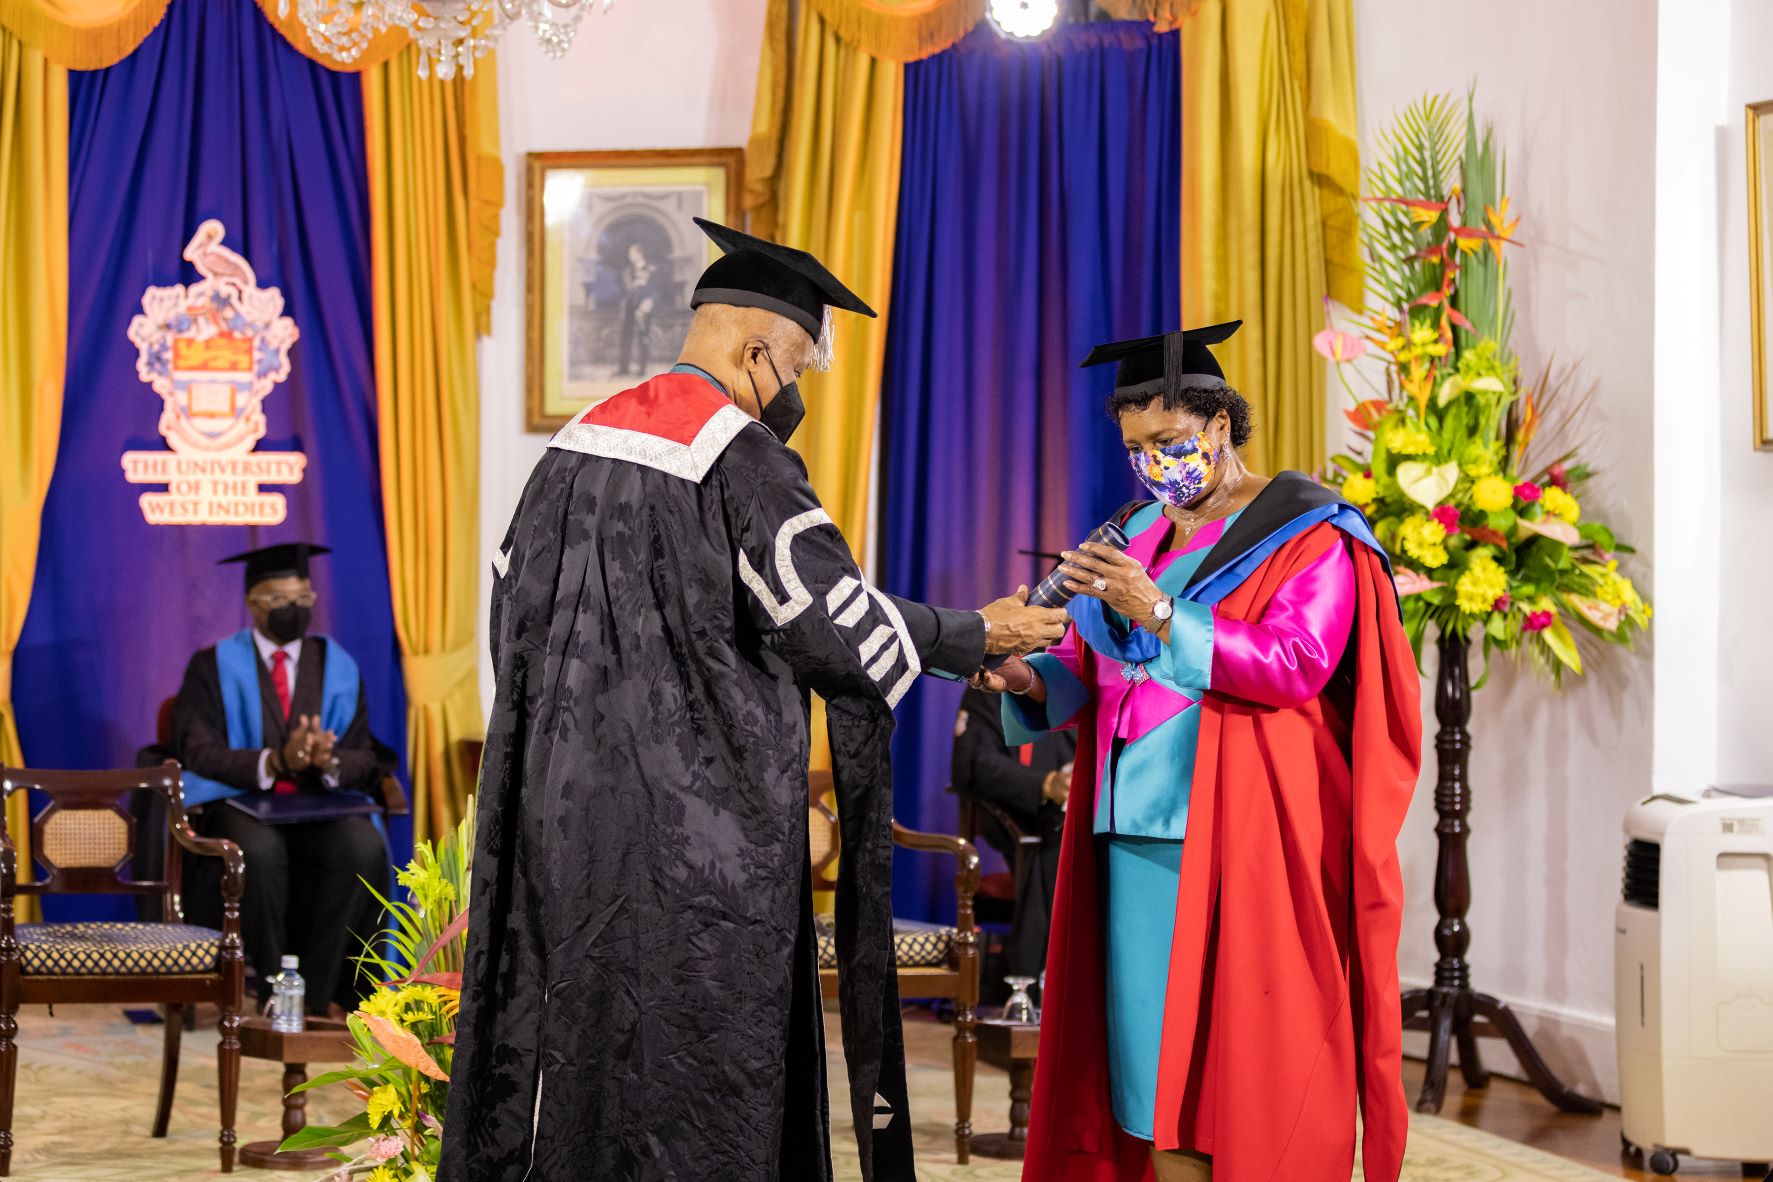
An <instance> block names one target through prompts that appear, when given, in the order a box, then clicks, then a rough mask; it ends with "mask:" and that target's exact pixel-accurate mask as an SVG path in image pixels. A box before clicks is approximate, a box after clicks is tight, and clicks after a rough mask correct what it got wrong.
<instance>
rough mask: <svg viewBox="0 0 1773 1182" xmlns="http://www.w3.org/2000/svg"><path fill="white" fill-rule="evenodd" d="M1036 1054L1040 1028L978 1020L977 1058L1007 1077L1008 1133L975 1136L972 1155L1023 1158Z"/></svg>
mask: <svg viewBox="0 0 1773 1182" xmlns="http://www.w3.org/2000/svg"><path fill="white" fill-rule="evenodd" d="M1039 1052H1040V1027H1039V1026H1036V1025H1034V1024H1032V1023H1025V1022H1004V1021H1001V1020H999V1019H996V1018H981V1019H980V1020H979V1058H981V1059H983V1060H984V1061H985V1062H987V1063H989V1064H991V1065H992V1066H993V1067H1001V1068H1004V1069H1005V1070H1007V1071H1008V1072H1009V1073H1010V1131H1009V1132H1007V1133H976V1134H974V1136H973V1152H974V1153H980V1154H983V1155H985V1156H986V1157H1010V1158H1019V1157H1021V1156H1022V1154H1023V1151H1024V1150H1025V1149H1026V1148H1027V1146H1028V1102H1029V1100H1031V1099H1032V1098H1033V1097H1034V1059H1035V1056H1036V1055H1037V1054H1039Z"/></svg>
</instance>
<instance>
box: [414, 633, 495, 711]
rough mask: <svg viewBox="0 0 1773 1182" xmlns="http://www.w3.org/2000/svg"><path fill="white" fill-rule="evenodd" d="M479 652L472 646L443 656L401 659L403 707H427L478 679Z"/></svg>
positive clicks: (422, 655) (416, 654)
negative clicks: (403, 674)
mask: <svg viewBox="0 0 1773 1182" xmlns="http://www.w3.org/2000/svg"><path fill="white" fill-rule="evenodd" d="M478 654H479V650H478V649H477V648H476V647H475V646H474V644H472V643H469V644H465V645H463V646H462V647H460V648H454V649H450V650H449V651H448V652H442V653H412V654H409V655H407V656H405V657H403V658H402V659H401V662H400V664H401V669H402V671H403V672H404V673H405V675H406V703H407V705H408V706H409V707H410V706H430V705H435V704H437V703H440V702H442V701H444V700H445V699H446V698H448V697H449V696H450V695H452V694H454V693H455V692H456V691H457V690H458V689H460V688H461V685H462V683H463V682H464V681H467V680H468V679H470V678H473V677H478V676H479V675H480V664H479V660H478Z"/></svg>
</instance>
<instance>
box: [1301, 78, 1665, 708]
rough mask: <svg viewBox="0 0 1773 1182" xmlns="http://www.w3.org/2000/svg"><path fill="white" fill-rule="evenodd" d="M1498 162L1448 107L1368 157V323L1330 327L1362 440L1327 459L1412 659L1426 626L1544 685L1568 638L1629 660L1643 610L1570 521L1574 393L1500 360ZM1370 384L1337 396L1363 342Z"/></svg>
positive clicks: (1414, 109) (1320, 339) (1599, 544)
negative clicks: (1479, 644) (1606, 645)
mask: <svg viewBox="0 0 1773 1182" xmlns="http://www.w3.org/2000/svg"><path fill="white" fill-rule="evenodd" d="M1506 185H1507V172H1506V164H1505V162H1504V161H1503V159H1502V157H1501V154H1500V153H1499V152H1498V151H1497V149H1496V147H1495V145H1494V143H1493V136H1492V132H1491V131H1490V129H1489V128H1487V127H1486V128H1485V129H1484V131H1483V133H1482V134H1481V135H1480V134H1479V131H1478V126H1477V122H1476V117H1475V114H1474V113H1473V110H1472V106H1471V103H1470V101H1469V100H1468V101H1467V103H1466V105H1465V111H1464V117H1463V119H1461V118H1460V112H1459V110H1458V107H1457V105H1456V104H1455V103H1454V102H1453V101H1452V100H1451V99H1449V98H1447V97H1445V96H1430V97H1427V98H1424V99H1421V100H1419V101H1418V102H1416V103H1415V104H1414V105H1412V106H1411V107H1409V108H1408V109H1406V110H1405V111H1404V113H1403V114H1402V115H1401V116H1400V117H1399V118H1398V120H1397V123H1396V125H1395V126H1394V127H1392V128H1391V130H1390V131H1389V132H1388V133H1387V134H1386V135H1385V136H1384V137H1383V139H1382V141H1381V158H1380V159H1379V160H1378V162H1377V163H1376V164H1375V165H1374V166H1373V167H1372V168H1371V169H1369V171H1368V173H1367V177H1366V185H1365V187H1366V189H1367V193H1366V194H1365V195H1364V196H1363V198H1362V200H1363V202H1364V207H1363V218H1362V232H1363V239H1364V244H1365V247H1366V253H1367V266H1368V281H1369V292H1370V305H1371V306H1370V311H1369V312H1368V314H1367V317H1366V321H1365V328H1366V329H1367V332H1366V334H1365V335H1364V336H1357V335H1354V334H1351V333H1347V332H1341V331H1338V330H1337V329H1335V327H1334V326H1333V325H1332V326H1329V327H1326V329H1325V330H1324V331H1323V332H1321V333H1319V334H1318V336H1317V338H1316V340H1315V344H1316V346H1317V349H1318V351H1319V352H1320V353H1322V354H1323V355H1324V356H1326V357H1328V358H1329V359H1330V360H1332V361H1333V362H1335V363H1336V370H1337V373H1338V376H1339V377H1340V379H1341V381H1342V384H1343V386H1344V388H1345V389H1347V390H1348V392H1349V396H1350V399H1351V401H1352V406H1351V407H1350V408H1349V409H1348V411H1347V412H1346V414H1347V417H1348V419H1349V421H1350V422H1351V423H1352V424H1353V425H1354V427H1355V429H1356V432H1357V439H1358V440H1359V442H1358V443H1357V444H1356V445H1354V446H1352V447H1351V448H1350V451H1349V452H1348V453H1345V454H1341V455H1337V456H1334V457H1332V461H1331V462H1332V463H1333V464H1334V465H1335V467H1336V469H1337V471H1336V472H1335V473H1334V476H1335V478H1336V479H1337V480H1339V481H1340V484H1341V490H1342V495H1343V496H1344V497H1346V498H1347V499H1348V500H1349V501H1351V502H1353V503H1354V504H1356V505H1358V506H1360V507H1361V508H1362V509H1363V510H1364V511H1365V512H1366V514H1367V516H1368V517H1369V519H1370V520H1371V521H1372V524H1373V530H1374V533H1375V535H1376V536H1377V538H1378V540H1379V542H1380V544H1381V545H1383V546H1384V547H1385V548H1386V550H1387V551H1388V552H1389V554H1390V555H1391V559H1392V563H1393V568H1394V570H1395V572H1396V575H1397V584H1398V591H1399V593H1400V594H1401V595H1402V597H1403V599H1402V603H1403V611H1404V620H1405V623H1406V626H1407V628H1408V631H1409V635H1410V640H1411V643H1412V644H1413V645H1414V646H1415V649H1416V652H1417V654H1418V656H1420V654H1421V651H1422V641H1423V637H1424V634H1425V632H1426V631H1427V628H1428V626H1429V625H1430V624H1431V623H1432V624H1434V625H1435V626H1436V628H1437V629H1438V630H1439V631H1440V632H1441V633H1442V634H1449V635H1458V636H1470V635H1471V634H1472V632H1473V631H1474V630H1478V631H1481V632H1482V635H1483V638H1484V653H1485V656H1486V658H1487V657H1488V656H1489V654H1490V653H1491V652H1492V651H1493V650H1501V651H1505V652H1511V653H1516V654H1520V655H1525V656H1526V657H1528V658H1529V659H1530V661H1531V663H1532V664H1533V665H1534V667H1535V668H1537V669H1538V670H1540V671H1542V672H1544V673H1546V674H1547V675H1549V676H1550V677H1551V679H1552V680H1553V681H1554V682H1556V681H1559V680H1560V679H1561V677H1562V675H1563V673H1564V672H1565V671H1566V670H1568V671H1571V672H1575V673H1580V672H1581V671H1582V658H1581V655H1580V653H1579V651H1578V647H1577V644H1576V638H1575V634H1574V633H1573V632H1572V627H1571V626H1572V624H1574V625H1575V626H1576V627H1577V628H1578V629H1580V630H1582V631H1585V632H1587V633H1588V634H1589V635H1591V636H1594V637H1598V638H1600V639H1601V640H1604V641H1607V642H1610V643H1613V644H1618V645H1624V646H1626V647H1630V645H1631V643H1632V637H1633V634H1634V633H1635V632H1637V631H1641V630H1643V629H1644V628H1646V627H1647V626H1648V624H1649V620H1650V606H1649V604H1647V603H1646V602H1645V601H1644V599H1643V597H1642V596H1641V595H1640V594H1639V593H1638V591H1637V589H1636V588H1635V587H1634V586H1633V585H1632V583H1631V580H1630V579H1629V578H1627V577H1626V576H1625V575H1624V574H1622V573H1621V572H1620V570H1619V558H1618V556H1619V555H1621V554H1629V553H1631V552H1632V551H1631V548H1630V547H1629V546H1626V545H1624V544H1622V543H1621V542H1620V541H1619V539H1618V538H1617V537H1616V536H1615V535H1614V533H1613V531H1612V530H1611V529H1609V528H1608V527H1607V526H1606V525H1605V524H1603V523H1601V522H1599V521H1596V520H1594V519H1593V517H1592V515H1591V514H1588V513H1585V512H1584V507H1583V504H1582V499H1581V498H1582V491H1583V486H1584V484H1585V483H1586V482H1587V481H1588V480H1589V478H1590V477H1591V476H1592V475H1593V470H1592V469H1591V468H1590V467H1589V466H1588V465H1587V464H1586V463H1584V462H1583V460H1582V459H1581V457H1580V455H1579V443H1580V440H1579V438H1578V437H1577V435H1578V432H1579V429H1580V426H1581V422H1580V421H1581V418H1582V412H1583V409H1584V405H1585V402H1586V395H1585V393H1583V392H1582V391H1579V390H1578V389H1576V387H1575V384H1574V381H1573V376H1572V373H1571V371H1570V370H1568V369H1562V370H1559V369H1555V368H1554V367H1552V366H1551V365H1549V364H1547V365H1545V366H1544V367H1543V368H1542V369H1540V370H1539V372H1538V374H1537V376H1536V377H1533V378H1531V379H1530V380H1529V379H1528V378H1525V377H1523V375H1522V373H1521V364H1520V359H1519V358H1518V357H1517V356H1516V355H1515V352H1514V350H1513V348H1512V347H1511V344H1510V340H1509V337H1510V330H1511V327H1512V323H1513V312H1512V307H1511V303H1510V296H1509V289H1508V260H1509V255H1510V253H1511V252H1512V251H1514V250H1518V249H1521V246H1522V244H1521V243H1520V242H1519V241H1518V240H1516V238H1515V231H1516V228H1517V227H1518V226H1519V224H1520V219H1519V218H1518V217H1516V218H1513V219H1510V217H1509V197H1508V194H1507V192H1506ZM1369 345H1372V346H1374V347H1376V349H1377V350H1378V351H1379V353H1380V354H1382V355H1383V359H1384V384H1383V387H1380V386H1379V385H1378V384H1377V383H1375V382H1373V381H1372V380H1371V379H1370V377H1369V378H1368V384H1369V385H1370V386H1371V387H1372V388H1371V389H1370V390H1369V391H1368V396H1367V397H1362V396H1361V395H1360V394H1357V393H1356V392H1355V389H1354V387H1353V386H1352V385H1351V384H1350V381H1349V376H1350V375H1349V371H1350V370H1351V369H1355V370H1356V374H1355V376H1356V379H1357V380H1360V378H1361V376H1362V375H1361V374H1360V372H1359V369H1358V367H1355V366H1354V365H1353V363H1354V362H1355V361H1356V360H1357V359H1359V358H1360V357H1361V356H1363V355H1364V354H1365V353H1366V352H1367V350H1368V346H1369Z"/></svg>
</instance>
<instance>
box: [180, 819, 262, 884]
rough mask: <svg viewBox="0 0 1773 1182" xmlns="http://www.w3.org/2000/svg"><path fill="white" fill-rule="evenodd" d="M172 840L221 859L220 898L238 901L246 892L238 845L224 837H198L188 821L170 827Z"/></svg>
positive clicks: (207, 855) (243, 859) (244, 867)
mask: <svg viewBox="0 0 1773 1182" xmlns="http://www.w3.org/2000/svg"><path fill="white" fill-rule="evenodd" d="M172 837H173V840H174V841H176V842H178V843H179V845H180V846H181V847H182V848H184V849H186V850H189V851H190V852H191V853H193V854H198V855H200V856H202V857H205V858H220V859H221V860H222V899H223V900H224V901H226V902H229V903H238V902H240V898H241V896H242V895H244V894H245V893H246V855H245V854H243V853H241V852H240V847H239V846H238V845H236V844H234V843H233V842H231V841H229V840H228V839H227V838H225V837H199V836H197V833H196V831H195V830H193V829H192V828H191V822H190V821H181V822H180V823H179V824H177V825H174V826H173V827H172Z"/></svg>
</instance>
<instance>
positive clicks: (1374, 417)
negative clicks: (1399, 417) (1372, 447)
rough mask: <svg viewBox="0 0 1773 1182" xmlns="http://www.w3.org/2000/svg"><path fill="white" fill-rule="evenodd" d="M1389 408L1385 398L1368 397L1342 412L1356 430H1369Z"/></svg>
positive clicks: (1376, 424)
mask: <svg viewBox="0 0 1773 1182" xmlns="http://www.w3.org/2000/svg"><path fill="white" fill-rule="evenodd" d="M1390 409H1391V403H1389V402H1387V401H1386V400H1385V399H1383V398H1369V399H1367V400H1366V401H1365V402H1362V403H1360V404H1358V405H1357V406H1355V408H1354V409H1353V410H1345V411H1343V412H1342V414H1343V416H1344V417H1345V418H1347V419H1348V421H1349V422H1350V423H1353V424H1354V426H1355V429H1356V430H1358V431H1371V430H1373V429H1374V428H1375V427H1377V426H1378V425H1379V420H1380V419H1383V418H1384V417H1385V414H1386V412H1387V411H1389V410H1390ZM1369 475H1371V473H1369Z"/></svg>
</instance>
